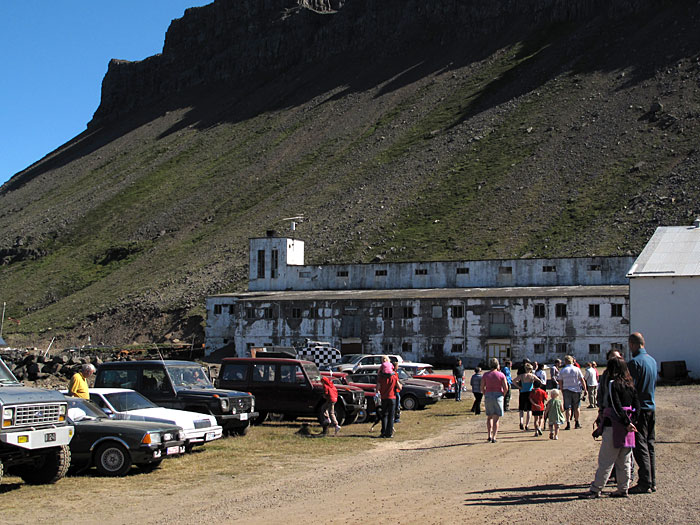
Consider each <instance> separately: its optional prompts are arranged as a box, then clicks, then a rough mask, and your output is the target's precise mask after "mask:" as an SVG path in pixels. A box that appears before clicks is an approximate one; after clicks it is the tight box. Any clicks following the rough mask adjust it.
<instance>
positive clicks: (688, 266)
mask: <svg viewBox="0 0 700 525" xmlns="http://www.w3.org/2000/svg"><path fill="white" fill-rule="evenodd" d="M696 224H700V223H699V222H698V221H696ZM693 275H700V226H696V225H693V226H664V227H661V228H657V229H656V231H655V232H654V235H652V237H651V239H649V242H648V243H647V245H646V246H645V247H644V250H642V253H641V254H640V255H639V257H637V260H636V261H635V262H634V264H633V265H632V268H630V271H629V273H628V274H627V277H630V278H632V277H654V276H693Z"/></svg>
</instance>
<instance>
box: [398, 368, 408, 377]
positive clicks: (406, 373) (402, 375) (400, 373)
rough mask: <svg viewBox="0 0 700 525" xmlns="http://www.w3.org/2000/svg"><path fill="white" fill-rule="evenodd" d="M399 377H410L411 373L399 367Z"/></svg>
mask: <svg viewBox="0 0 700 525" xmlns="http://www.w3.org/2000/svg"><path fill="white" fill-rule="evenodd" d="M399 379H411V374H409V373H408V372H406V371H405V370H404V369H403V368H399Z"/></svg>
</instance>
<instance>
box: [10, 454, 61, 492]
mask: <svg viewBox="0 0 700 525" xmlns="http://www.w3.org/2000/svg"><path fill="white" fill-rule="evenodd" d="M68 467H70V449H69V448H68V445H63V446H61V447H56V448H55V449H52V450H51V451H49V452H48V453H46V454H43V455H42V457H41V458H39V459H38V460H37V462H36V463H31V464H28V465H21V466H19V467H18V468H17V469H16V474H17V475H18V476H19V477H20V478H22V480H23V481H24V482H25V483H27V484H28V485H48V484H51V483H56V482H57V481H58V480H59V479H61V478H63V477H64V476H65V475H66V473H67V472H68Z"/></svg>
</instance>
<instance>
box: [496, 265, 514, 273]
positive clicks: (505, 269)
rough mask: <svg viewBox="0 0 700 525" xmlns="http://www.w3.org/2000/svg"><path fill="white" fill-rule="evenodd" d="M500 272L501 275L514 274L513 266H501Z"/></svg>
mask: <svg viewBox="0 0 700 525" xmlns="http://www.w3.org/2000/svg"><path fill="white" fill-rule="evenodd" d="M498 273H499V274H501V275H513V267H512V266H499V268H498Z"/></svg>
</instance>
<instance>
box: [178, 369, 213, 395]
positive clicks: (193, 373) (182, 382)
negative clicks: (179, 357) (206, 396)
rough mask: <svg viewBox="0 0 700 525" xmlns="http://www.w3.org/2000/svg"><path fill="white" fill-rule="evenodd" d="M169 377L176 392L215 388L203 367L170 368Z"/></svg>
mask: <svg viewBox="0 0 700 525" xmlns="http://www.w3.org/2000/svg"><path fill="white" fill-rule="evenodd" d="M168 376H170V380H171V381H172V383H173V387H174V388H175V390H186V389H188V388H214V385H212V384H211V381H209V378H208V377H207V375H206V374H205V373H204V369H203V368H202V367H201V366H196V365H192V366H168Z"/></svg>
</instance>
